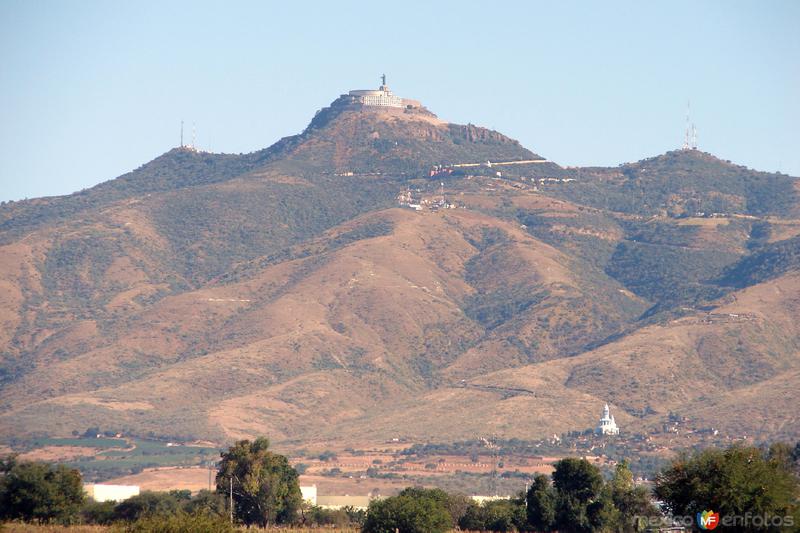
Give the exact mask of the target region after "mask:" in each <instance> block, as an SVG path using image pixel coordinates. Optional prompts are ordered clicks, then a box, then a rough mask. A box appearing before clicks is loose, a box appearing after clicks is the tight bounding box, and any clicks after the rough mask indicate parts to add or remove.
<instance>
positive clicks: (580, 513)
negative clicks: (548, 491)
mask: <svg viewBox="0 0 800 533" xmlns="http://www.w3.org/2000/svg"><path fill="white" fill-rule="evenodd" d="M553 487H554V488H555V492H556V528H557V529H558V530H559V531H572V532H583V531H597V530H599V529H602V528H603V527H605V526H606V524H605V519H607V517H608V514H609V509H608V505H609V502H608V498H605V499H603V500H601V499H600V491H601V489H602V488H603V476H602V475H601V474H600V470H599V469H598V468H597V467H596V466H594V465H593V464H591V463H590V462H589V461H587V460H586V459H577V458H574V457H567V458H565V459H561V460H560V461H558V462H557V463H556V464H555V470H554V471H553Z"/></svg>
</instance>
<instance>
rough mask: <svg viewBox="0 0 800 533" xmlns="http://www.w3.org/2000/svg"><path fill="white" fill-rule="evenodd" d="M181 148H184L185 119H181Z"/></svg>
mask: <svg viewBox="0 0 800 533" xmlns="http://www.w3.org/2000/svg"><path fill="white" fill-rule="evenodd" d="M181 148H183V121H182V120H181Z"/></svg>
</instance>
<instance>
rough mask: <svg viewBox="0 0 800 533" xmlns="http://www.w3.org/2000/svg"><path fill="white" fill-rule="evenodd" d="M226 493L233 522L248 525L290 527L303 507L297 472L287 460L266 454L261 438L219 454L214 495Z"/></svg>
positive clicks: (267, 445) (267, 449) (241, 442)
mask: <svg viewBox="0 0 800 533" xmlns="http://www.w3.org/2000/svg"><path fill="white" fill-rule="evenodd" d="M229 491H232V492H233V506H234V515H235V517H236V519H237V520H238V521H240V522H243V523H245V524H248V525H250V524H257V525H260V526H261V527H267V526H268V525H270V524H273V523H278V524H282V523H292V522H294V520H295V519H296V517H297V513H298V511H299V510H300V505H301V503H302V497H301V495H300V486H299V485H298V484H297V472H296V471H295V470H294V468H292V467H291V466H289V461H288V460H287V459H286V457H284V456H283V455H278V454H276V453H273V452H271V451H269V440H268V439H266V438H264V437H259V438H257V439H256V440H255V441H252V442H251V441H248V440H242V441H239V442H237V443H236V444H235V445H233V446H231V447H230V448H229V449H228V451H227V452H224V453H223V454H222V460H221V461H220V464H219V471H218V473H217V492H218V493H220V494H223V495H224V494H228V493H229Z"/></svg>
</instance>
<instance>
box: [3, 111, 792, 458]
mask: <svg viewBox="0 0 800 533" xmlns="http://www.w3.org/2000/svg"><path fill="white" fill-rule="evenodd" d="M339 105H341V102H340V103H339V104H337V103H336V102H334V104H333V105H332V106H331V107H329V108H326V109H323V110H322V111H320V113H318V114H317V116H316V117H315V118H314V119H313V120H312V122H311V124H310V125H309V127H308V128H306V129H305V130H304V131H303V132H302V133H300V134H298V135H295V136H290V137H285V138H283V139H281V140H280V141H278V142H277V143H275V144H273V145H272V146H271V147H269V148H266V149H264V150H259V151H257V152H253V153H251V154H245V155H238V156H237V155H224V154H207V153H204V152H197V151H194V150H191V149H188V148H176V149H173V150H170V151H169V152H167V153H165V154H163V155H162V156H159V157H158V158H156V159H154V160H153V161H151V162H149V163H146V164H145V165H143V166H142V167H140V168H139V169H137V170H135V171H133V172H131V173H128V174H125V175H123V176H121V177H120V178H117V179H116V180H112V181H110V182H104V183H103V184H100V185H98V186H96V187H94V188H92V189H90V190H89V191H83V192H81V193H76V194H74V195H71V196H69V197H64V198H65V199H61V200H59V199H41V200H29V201H27V202H22V203H19V202H15V203H13V204H6V205H3V206H0V287H2V288H3V289H4V290H3V291H0V353H1V354H2V358H1V359H0V436H1V437H3V438H6V439H8V438H11V437H15V436H23V435H28V436H30V435H34V434H35V435H41V434H62V435H63V434H68V433H69V432H71V431H73V430H79V431H81V432H82V431H83V430H84V429H85V427H83V426H86V427H88V426H91V425H102V426H104V427H113V428H115V429H118V430H120V431H124V432H126V433H128V432H131V433H134V434H147V433H154V434H158V435H162V436H179V437H182V438H190V437H191V438H212V439H215V440H217V441H225V440H229V439H232V438H240V437H245V436H253V435H256V434H263V433H267V434H270V435H271V436H272V437H273V438H274V439H275V440H276V441H282V442H299V441H301V440H302V441H308V442H323V441H324V442H331V443H334V444H342V443H343V442H345V441H348V442H353V441H355V440H358V439H361V440H362V441H363V440H364V439H366V440H369V438H370V435H372V437H373V438H374V439H378V440H381V439H386V438H391V437H392V436H397V435H398V434H401V433H402V434H403V435H407V436H408V437H409V438H414V439H431V438H435V439H438V440H446V439H458V438H465V437H469V436H473V435H474V433H475V431H478V430H479V428H481V427H483V428H493V429H494V430H496V431H497V432H498V433H499V434H501V435H506V436H513V437H515V438H525V437H537V438H538V437H543V436H549V435H552V434H553V433H560V432H564V431H577V430H582V429H585V428H586V425H588V424H591V422H592V421H593V417H594V416H596V412H595V411H596V410H597V409H595V408H594V407H593V406H595V405H599V404H601V403H602V402H604V401H610V402H611V403H612V404H613V405H614V406H615V408H619V409H621V410H622V411H623V413H622V416H621V417H620V421H621V422H622V423H623V424H625V425H628V427H629V428H633V427H636V426H640V427H642V428H651V429H653V428H658V427H660V425H661V424H662V423H663V422H664V420H665V419H666V417H668V415H669V412H668V410H667V408H669V409H672V410H675V411H681V412H686V413H692V416H694V417H696V423H697V424H698V425H700V426H702V427H706V426H711V425H713V424H714V421H713V417H714V412H713V409H711V408H710V407H709V406H712V405H717V406H721V407H720V408H724V412H725V413H732V412H734V410H735V409H736V408H743V407H746V406H742V404H741V402H742V401H744V400H745V399H747V400H748V401H751V402H752V405H753V406H754V407H753V408H754V409H756V407H757V409H759V410H760V411H759V412H761V415H760V416H761V417H762V418H764V417H765V416H766V417H767V418H769V419H771V420H774V421H775V424H773V426H772V429H768V430H764V431H762V432H761V433H762V434H763V435H764V436H765V437H770V436H782V437H783V436H786V435H790V436H791V435H795V436H797V435H798V433H800V424H799V423H798V422H797V421H792V420H791V419H790V417H787V416H785V415H784V414H781V413H778V412H774V413H772V414H771V415H770V414H764V413H765V411H764V410H767V411H768V409H769V402H768V401H766V400H764V398H766V397H767V396H769V394H768V390H769V385H768V384H769V383H775V384H778V385H780V387H781V389H782V390H785V389H786V388H790V387H791V386H792V384H796V383H797V381H796V380H797V376H798V370H797V362H798V353H799V352H798V347H800V332H798V331H796V330H795V328H794V327H793V326H792V325H791V316H793V314H794V313H795V312H796V311H797V309H795V307H796V306H795V302H796V301H800V283H798V278H797V274H796V271H797V269H798V263H797V261H795V260H794V259H792V258H794V256H795V255H796V254H795V253H794V252H795V249H794V248H795V246H794V245H795V244H796V243H795V241H796V240H797V236H798V235H800V202H799V201H798V197H797V192H798V181H797V180H796V179H795V178H790V177H786V176H783V175H779V174H770V173H762V172H757V171H752V170H750V169H746V168H744V167H740V166H736V165H733V164H730V163H728V162H725V161H722V160H720V159H717V158H714V157H713V156H711V155H709V154H705V153H702V152H699V151H695V150H689V151H672V152H667V153H666V154H662V155H660V156H656V157H653V158H648V159H645V160H642V161H639V162H636V163H630V164H626V165H622V166H620V167H614V168H603V167H586V168H578V169H570V168H561V167H559V166H558V165H556V164H554V163H551V162H543V161H542V159H543V158H541V157H540V156H538V155H537V154H536V153H534V152H532V151H530V150H528V149H526V148H524V147H522V146H521V145H520V144H519V143H518V142H517V141H514V140H512V139H509V138H508V137H505V136H503V135H502V134H500V133H497V132H493V131H491V130H488V129H483V128H478V127H476V126H472V125H466V126H458V125H451V124H447V123H444V122H442V121H439V120H438V118H436V117H435V115H433V114H432V113H430V112H428V111H427V110H424V109H417V110H414V111H413V112H406V111H407V110H403V109H395V110H389V111H387V110H373V109H367V108H365V107H361V108H359V107H346V108H339V107H337V106H339ZM502 162H517V163H518V164H508V165H497V163H502ZM458 164H469V165H471V166H460V167H458V166H455V165H458ZM432 174H433V175H432ZM399 198H405V199H403V200H399ZM409 198H410V199H409ZM415 206H416V207H415ZM765 302H766V303H765ZM728 315H730V316H728ZM733 315H736V316H737V317H748V318H747V320H743V321H741V322H740V321H738V319H736V320H734V319H733V318H732V317H733ZM726 316H727V317H728V318H725V317H726ZM773 323H774V324H781V325H782V327H781V328H778V329H776V327H777V326H773V325H772V324H773ZM715 351H716V352H719V353H718V354H716V355H715ZM712 364H716V365H717V368H718V369H719V372H720V375H719V376H718V379H717V380H716V381H714V384H715V387H716V390H710V391H707V393H705V394H704V395H703V394H697V393H695V392H693V391H692V389H691V387H689V388H687V387H688V385H687V383H693V384H694V385H692V386H693V387H694V386H699V383H700V381H698V380H696V379H695V378H694V377H693V376H692V375H691V374H692V373H693V372H695V371H696V372H697V373H702V372H703V368H704V366H707V365H712ZM693 365H694V366H693ZM695 366H697V367H698V368H696V369H695ZM739 367H741V368H739ZM742 369H744V370H742ZM676 371H677V374H676ZM743 372H749V373H750V378H746V376H744V375H743ZM676 375H679V376H685V380H684V381H681V379H679V377H676ZM617 378H618V381H615V379H617ZM462 380H463V381H462ZM462 383H463V384H464V385H463V386H462V385H461V384H462ZM473 385H475V386H476V387H473ZM484 385H505V386H513V387H517V388H519V387H522V388H529V389H530V390H533V391H536V395H535V396H530V397H520V396H512V397H503V396H502V395H498V394H496V393H493V392H491V390H490V389H486V388H480V387H477V386H484ZM658 387H664V388H666V391H662V392H661V394H663V395H664V397H665V398H666V400H665V403H664V405H663V406H660V405H658V402H657V401H656V396H657V395H658V394H659V390H658ZM353 391H358V393H357V394H353ZM737 391H742V392H743V393H744V392H746V394H743V398H742V399H738V398H737ZM654 395H656V396H654ZM537 402H538V403H537ZM448 408H449V409H451V416H450V417H449V418H448V419H447V423H442V420H443V418H445V413H447V412H448V411H447V409H448ZM648 408H649V409H650V410H649V411H648ZM426 409H427V411H426ZM562 411H563V412H565V413H568V414H569V417H567V418H563V417H561V416H559V414H560V413H561V412H562ZM643 412H646V413H649V414H646V415H641V416H640V415H639V414H635V413H643ZM520 417H521V419H523V420H524V421H525V424H523V425H519V424H517V421H518V419H520ZM770 417H772V418H770ZM756 422H757V421H752V423H751V424H750V425H749V426H748V423H749V422H747V421H745V423H738V422H737V423H734V422H733V421H730V422H726V424H725V427H726V428H728V429H729V430H730V431H732V432H734V431H735V432H748V431H749V432H751V433H752V431H755V429H754V427H755V424H756ZM631 431H632V429H631ZM759 431H760V430H759Z"/></svg>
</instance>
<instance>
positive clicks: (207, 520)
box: [120, 511, 235, 533]
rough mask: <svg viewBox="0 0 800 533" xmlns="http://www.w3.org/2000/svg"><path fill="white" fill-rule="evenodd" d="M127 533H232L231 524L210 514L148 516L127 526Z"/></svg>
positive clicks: (182, 513) (125, 530)
mask: <svg viewBox="0 0 800 533" xmlns="http://www.w3.org/2000/svg"><path fill="white" fill-rule="evenodd" d="M120 530H121V531H124V532H125V533H232V532H233V531H235V529H234V527H233V526H232V525H231V523H230V522H229V521H228V520H227V519H225V518H224V517H221V516H218V515H212V514H208V513H195V514H188V513H185V512H183V511H178V512H177V513H176V514H172V515H148V516H144V517H142V518H139V519H138V520H136V521H135V522H131V523H129V524H126V525H125V526H123V527H122V528H120Z"/></svg>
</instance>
